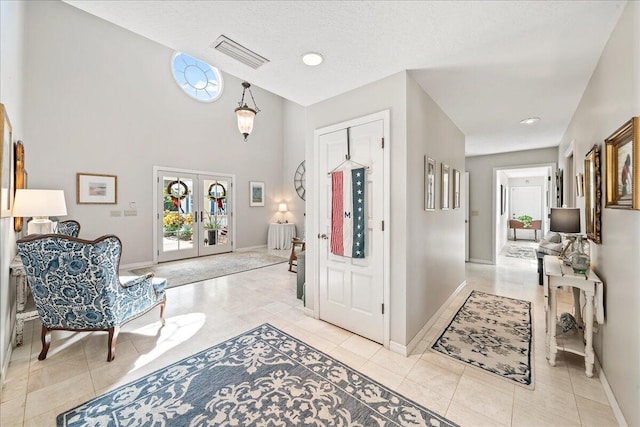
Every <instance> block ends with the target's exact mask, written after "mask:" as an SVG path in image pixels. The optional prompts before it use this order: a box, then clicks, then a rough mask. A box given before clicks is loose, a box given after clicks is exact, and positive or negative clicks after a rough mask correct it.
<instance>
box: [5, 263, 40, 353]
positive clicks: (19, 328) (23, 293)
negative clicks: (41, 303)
mask: <svg viewBox="0 0 640 427" xmlns="http://www.w3.org/2000/svg"><path fill="white" fill-rule="evenodd" d="M9 272H10V274H11V277H13V278H14V280H15V282H16V335H15V339H16V341H15V342H16V346H21V345H22V343H23V341H24V338H23V337H24V322H26V321H28V320H33V319H37V318H38V311H37V310H36V305H35V303H34V302H33V298H32V297H31V292H30V290H29V286H28V284H27V275H26V273H25V271H24V266H23V265H22V259H20V255H16V257H15V258H14V259H13V261H11V264H9Z"/></svg>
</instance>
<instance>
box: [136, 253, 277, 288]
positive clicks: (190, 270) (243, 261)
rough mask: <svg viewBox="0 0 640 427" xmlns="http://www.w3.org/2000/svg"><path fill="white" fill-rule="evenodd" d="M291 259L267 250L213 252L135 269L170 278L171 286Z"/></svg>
mask: <svg viewBox="0 0 640 427" xmlns="http://www.w3.org/2000/svg"><path fill="white" fill-rule="evenodd" d="M287 261H289V258H284V257H280V256H276V255H270V254H267V253H264V252H255V251H246V252H231V253H228V254H219V255H211V256H206V257H200V258H192V259H186V260H180V261H172V262H164V263H162V264H158V265H154V266H152V267H147V268H138V269H136V270H132V272H133V273H135V274H138V275H141V274H146V273H149V272H151V273H153V274H154V275H155V276H156V277H164V278H166V279H167V287H168V288H173V287H176V286H180V285H186V284H187V283H194V282H200V281H202V280H207V279H213V278H214V277H220V276H227V275H229V274H234V273H240V272H242V271H247V270H253V269H255V268H260V267H266V266H268V265H273V264H279V263H281V262H287Z"/></svg>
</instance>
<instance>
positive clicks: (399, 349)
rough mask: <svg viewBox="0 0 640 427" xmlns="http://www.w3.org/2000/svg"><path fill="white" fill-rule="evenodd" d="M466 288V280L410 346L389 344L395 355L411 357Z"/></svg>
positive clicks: (414, 338) (395, 343)
mask: <svg viewBox="0 0 640 427" xmlns="http://www.w3.org/2000/svg"><path fill="white" fill-rule="evenodd" d="M465 286H467V281H466V280H465V281H463V282H462V283H460V285H458V287H457V288H456V290H455V291H453V293H451V295H449V298H447V300H446V301H445V302H444V303H442V305H441V306H440V308H439V309H438V311H436V312H435V314H434V315H433V316H431V318H430V319H429V320H428V321H427V323H425V324H424V326H423V327H422V328H421V329H420V331H419V332H418V333H417V334H416V336H415V337H413V339H412V340H411V341H409V344H407V345H406V346H405V345H402V344H399V343H397V342H394V341H391V342H390V343H389V350H390V351H393V352H394V353H398V354H401V355H403V356H405V357H406V356H408V355H410V354H411V352H412V351H413V349H414V348H416V346H417V345H418V343H419V342H420V341H422V338H424V336H425V335H426V334H427V332H428V331H429V329H431V327H432V326H433V324H434V323H436V321H437V320H438V319H439V318H440V316H441V315H442V313H443V312H444V311H445V310H446V309H447V307H449V306H450V305H451V303H452V302H453V300H454V299H455V297H456V296H457V295H458V294H459V293H460V292H461V291H462V289H464V287H465Z"/></svg>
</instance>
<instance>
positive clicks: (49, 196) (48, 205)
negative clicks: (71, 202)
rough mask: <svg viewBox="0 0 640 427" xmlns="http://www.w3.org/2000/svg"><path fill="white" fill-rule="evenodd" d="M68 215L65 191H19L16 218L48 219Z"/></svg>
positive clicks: (15, 207) (15, 203) (14, 214)
mask: <svg viewBox="0 0 640 427" xmlns="http://www.w3.org/2000/svg"><path fill="white" fill-rule="evenodd" d="M66 214H67V204H66V202H65V200H64V191H63V190H17V191H16V197H15V200H14V202H13V216H14V217H30V216H32V217H38V216H39V217H48V216H63V215H66Z"/></svg>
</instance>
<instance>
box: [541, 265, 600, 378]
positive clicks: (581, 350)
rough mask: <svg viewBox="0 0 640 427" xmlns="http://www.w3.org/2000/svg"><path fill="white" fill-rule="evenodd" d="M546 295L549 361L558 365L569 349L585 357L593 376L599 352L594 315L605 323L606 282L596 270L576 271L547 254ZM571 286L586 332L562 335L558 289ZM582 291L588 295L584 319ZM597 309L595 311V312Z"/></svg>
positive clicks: (577, 314)
mask: <svg viewBox="0 0 640 427" xmlns="http://www.w3.org/2000/svg"><path fill="white" fill-rule="evenodd" d="M544 274H545V277H544V296H545V310H546V311H547V318H546V326H547V336H546V350H547V358H548V359H549V364H550V365H551V366H555V364H556V354H557V353H558V351H559V350H560V351H568V352H571V353H575V354H578V355H580V356H583V357H584V360H585V373H586V374H587V376H588V377H592V376H593V364H594V362H595V354H594V352H593V317H594V314H595V315H596V320H597V322H598V323H599V324H603V323H604V305H603V291H604V290H603V283H602V280H600V278H599V277H598V276H597V275H596V274H595V273H594V272H593V270H588V271H587V272H586V273H585V274H577V273H574V272H573V269H572V268H571V267H570V266H567V265H564V263H563V262H562V261H561V260H560V259H559V258H558V257H556V256H551V255H547V256H545V257H544ZM565 286H570V287H571V288H572V290H573V300H574V308H575V310H574V311H575V314H574V316H575V318H576V322H577V323H578V325H579V326H583V327H584V335H583V336H581V334H579V333H578V334H575V335H569V336H566V337H565V336H562V335H558V334H556V322H557V313H556V311H557V306H558V304H557V291H558V288H562V287H565ZM580 293H582V294H583V295H584V299H585V303H586V306H585V314H584V320H583V319H582V312H581V310H580ZM594 311H595V313H594Z"/></svg>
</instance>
